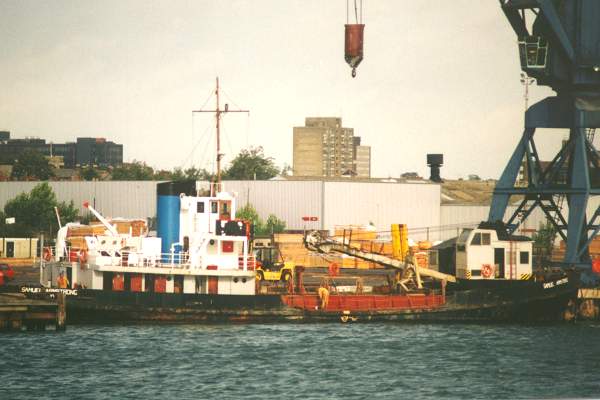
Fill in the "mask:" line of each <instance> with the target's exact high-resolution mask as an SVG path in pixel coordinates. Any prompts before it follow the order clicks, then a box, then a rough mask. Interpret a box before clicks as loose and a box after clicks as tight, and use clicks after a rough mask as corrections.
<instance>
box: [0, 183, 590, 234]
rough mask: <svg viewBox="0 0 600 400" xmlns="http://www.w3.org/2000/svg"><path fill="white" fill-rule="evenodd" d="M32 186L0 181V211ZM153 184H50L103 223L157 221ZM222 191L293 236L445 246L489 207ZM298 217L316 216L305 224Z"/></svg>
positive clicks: (396, 192)
mask: <svg viewBox="0 0 600 400" xmlns="http://www.w3.org/2000/svg"><path fill="white" fill-rule="evenodd" d="M38 183H39V182H1V183H0V189H1V190H0V208H3V207H4V205H5V204H6V202H7V201H8V200H10V199H12V198H14V197H16V196H17V195H18V194H19V193H22V192H29V191H31V189H33V188H34V187H35V185H36V184H38ZM157 183H158V182H153V181H93V182H49V184H50V186H51V187H52V189H53V190H54V192H55V193H56V196H57V198H58V200H59V201H67V202H68V201H71V200H72V201H73V202H74V203H75V205H76V206H77V207H79V208H80V209H82V204H83V202H84V201H89V202H90V204H92V205H93V206H94V207H95V208H96V209H97V210H99V211H100V212H101V213H103V214H104V215H106V216H108V217H124V218H149V217H154V216H155V215H156V184H157ZM224 185H225V189H226V190H228V191H233V192H236V193H237V198H238V205H239V206H244V205H245V204H247V203H250V204H252V205H253V206H254V207H255V208H256V210H257V211H258V213H259V215H260V216H261V217H262V218H267V217H268V215H269V214H275V215H276V216H277V217H278V218H280V219H283V220H284V221H285V222H286V225H287V228H288V229H296V230H297V229H327V230H333V229H334V228H335V227H336V226H339V225H364V224H368V223H372V224H373V225H374V226H375V227H376V229H377V230H379V231H388V230H389V227H390V224H391V223H403V224H407V225H408V227H409V232H410V234H411V237H414V238H415V239H429V240H444V239H447V238H449V237H453V236H456V234H457V232H458V230H459V229H460V228H461V227H464V226H472V225H475V224H477V223H478V222H479V221H482V220H485V219H487V214H488V210H489V205H482V204H477V203H475V204H473V203H466V202H463V203H460V204H457V203H449V202H448V201H447V200H444V201H443V202H442V198H444V196H443V195H442V193H441V187H442V186H441V185H440V184H435V183H430V182H427V181H416V182H396V181H394V180H389V181H381V180H376V179H369V180H353V181H348V180H345V179H338V180H335V179H333V180H327V179H325V180H319V179H312V180H311V179H284V180H269V181H225V182H224ZM565 207H566V205H565ZM591 207H592V206H590V208H591ZM513 210H514V207H513V208H512V209H509V210H508V212H512V211H513ZM82 212H83V211H82ZM303 217H316V218H312V219H313V221H308V222H307V221H304V220H303ZM315 219H316V220H315ZM544 222H545V216H544V215H543V213H542V212H541V211H540V210H539V209H538V210H535V211H534V212H533V213H532V215H531V216H530V217H529V219H528V220H527V221H526V222H525V223H524V224H523V226H522V229H521V230H520V231H519V232H518V233H522V234H530V233H531V231H533V230H534V229H537V228H538V227H539V225H540V223H544Z"/></svg>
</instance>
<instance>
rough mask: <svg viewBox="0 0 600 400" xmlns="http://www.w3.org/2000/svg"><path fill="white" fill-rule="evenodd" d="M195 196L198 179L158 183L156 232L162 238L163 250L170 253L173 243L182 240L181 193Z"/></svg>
mask: <svg viewBox="0 0 600 400" xmlns="http://www.w3.org/2000/svg"><path fill="white" fill-rule="evenodd" d="M182 194H184V195H187V196H195V195H196V181H182V182H163V183H159V184H158V185H156V227H157V228H156V234H157V236H158V237H160V238H161V239H162V240H161V252H162V253H169V252H170V251H171V245H172V244H174V243H178V242H180V238H179V211H180V208H181V200H180V195H182Z"/></svg>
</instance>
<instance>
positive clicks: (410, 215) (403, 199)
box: [324, 182, 440, 240]
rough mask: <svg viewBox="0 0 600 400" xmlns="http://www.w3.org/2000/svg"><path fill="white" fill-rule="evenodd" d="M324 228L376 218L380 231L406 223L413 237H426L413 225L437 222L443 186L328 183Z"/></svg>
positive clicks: (434, 223) (426, 224) (370, 220)
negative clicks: (396, 224) (393, 224)
mask: <svg viewBox="0 0 600 400" xmlns="http://www.w3.org/2000/svg"><path fill="white" fill-rule="evenodd" d="M324 198H325V203H324V207H325V221H324V225H325V229H332V228H333V227H334V226H335V225H348V224H356V225H364V224H368V223H369V222H373V224H374V225H375V227H376V228H377V230H378V231H385V232H388V231H390V224H392V223H400V224H407V225H408V228H409V233H411V234H410V237H411V238H414V239H415V240H420V239H423V238H425V236H426V233H425V232H417V231H415V229H414V228H422V227H428V226H438V225H439V221H440V186H439V185H437V184H429V183H426V184H417V183H402V184H400V183H370V182H369V183H362V182H357V183H353V184H348V183H346V182H326V183H325V194H324Z"/></svg>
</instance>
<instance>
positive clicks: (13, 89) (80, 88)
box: [0, 0, 562, 178]
mask: <svg viewBox="0 0 600 400" xmlns="http://www.w3.org/2000/svg"><path fill="white" fill-rule="evenodd" d="M0 19H1V21H0V88H1V89H0V130H9V131H11V136H12V137H16V138H21V137H26V136H35V137H41V138H45V139H46V140H48V141H53V142H64V141H72V140H74V139H75V138H76V137H78V136H92V137H97V136H100V137H106V138H107V139H108V140H112V141H114V142H117V143H122V144H123V145H124V157H125V160H126V161H131V160H133V159H137V160H143V161H146V162H147V163H148V164H150V165H152V166H154V167H158V168H173V167H176V166H182V167H184V168H185V167H189V166H190V165H191V164H192V163H193V164H194V165H199V166H204V167H207V168H209V169H210V168H213V154H214V150H213V147H214V137H213V135H214V130H213V127H214V117H212V116H210V115H208V114H206V115H196V116H195V117H193V116H192V113H191V111H192V110H194V109H198V108H200V107H201V106H202V105H203V104H204V103H205V101H206V99H207V98H208V96H209V95H210V93H211V91H212V90H214V84H215V78H216V77H217V76H219V78H220V81H221V86H222V88H223V90H224V92H225V94H226V96H225V99H224V101H225V102H228V103H229V104H230V108H231V109H234V108H236V105H237V106H239V107H241V108H247V109H249V110H250V116H249V117H246V116H245V115H243V114H229V115H226V116H225V117H224V138H223V148H224V152H225V153H226V159H225V160H226V161H227V160H231V158H232V157H233V156H235V154H236V153H237V152H238V151H239V150H240V149H241V148H244V147H247V146H258V145H261V146H263V147H264V149H265V152H266V153H267V155H269V156H272V157H274V158H275V160H276V162H277V164H279V165H280V166H281V165H283V164H284V163H287V164H291V163H292V129H293V127H294V126H300V125H303V124H304V118H305V117H307V116H338V117H341V118H342V119H343V124H344V126H346V127H351V128H354V130H355V134H356V135H359V136H361V137H362V141H363V144H365V145H370V146H371V147H372V150H371V154H372V175H373V176H377V177H387V176H392V177H397V176H399V175H400V174H401V173H402V172H406V171H417V172H419V173H421V174H422V175H426V176H428V173H427V168H426V165H425V156H426V154H427V153H432V152H441V153H444V158H445V165H444V167H443V168H442V176H443V177H448V178H458V177H466V175H467V174H471V173H474V174H479V175H480V176H481V177H485V178H488V177H489V178H497V177H498V175H499V174H500V172H501V171H502V168H503V167H504V165H505V163H506V161H507V160H508V157H509V155H510V153H511V152H512V149H513V148H514V146H515V145H516V143H517V141H518V139H519V137H520V135H521V132H522V126H523V123H522V120H523V116H522V111H523V106H524V105H523V86H522V85H521V83H520V82H519V73H520V69H519V65H518V57H517V47H516V37H515V34H514V33H513V31H512V30H511V28H510V26H509V24H508V22H507V21H506V20H505V17H504V15H503V14H502V12H501V10H500V6H499V4H498V1H496V0H476V1H474V0H454V1H444V0H418V1H408V0H376V1H375V0H371V1H370V0H364V1H363V22H364V23H365V24H366V28H365V59H364V61H363V62H362V64H361V65H360V66H359V68H358V75H357V77H356V78H355V79H352V78H351V76H350V68H349V67H348V66H347V65H346V64H345V62H344V57H343V52H344V49H343V47H344V23H345V22H346V2H345V0H335V1H334V0H328V1H323V0H302V1H292V0H285V1H284V0H252V1H250V0H248V1H241V0H240V1H123V0H119V1H109V0H103V1H80V0H77V1H49V2H44V1H23V0H14V1H13V0H2V1H0ZM550 93H551V92H550V91H549V90H547V89H544V88H538V87H533V88H532V93H531V96H532V99H531V101H535V100H537V99H541V98H543V97H545V96H546V95H548V94H550ZM210 107H214V103H213V101H211V102H210V103H208V104H207V105H206V108H210ZM561 138H562V137H555V138H554V139H552V140H555V139H556V140H555V141H559V140H560V139H561ZM194 149H195V150H194ZM542 153H543V154H544V150H543V149H542ZM548 154H549V153H548Z"/></svg>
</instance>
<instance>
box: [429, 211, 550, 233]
mask: <svg viewBox="0 0 600 400" xmlns="http://www.w3.org/2000/svg"><path fill="white" fill-rule="evenodd" d="M516 208H517V207H515V206H509V207H508V208H507V210H506V214H505V215H506V217H508V216H509V215H512V213H513V212H514V211H515V210H516ZM489 211H490V206H478V205H447V204H444V205H442V206H441V213H440V229H439V240H446V239H450V238H452V237H455V236H456V235H457V232H458V231H459V230H460V228H464V227H466V226H475V225H477V224H479V223H480V222H481V221H485V220H487V217H488V213H489ZM545 223H546V216H545V214H544V213H543V211H542V210H541V209H540V208H539V207H538V208H536V209H535V210H534V211H533V212H532V213H531V214H530V215H529V217H528V218H527V219H526V220H525V222H524V223H523V224H521V226H520V227H519V229H518V230H517V232H516V234H520V235H527V236H531V234H530V233H527V230H529V229H538V228H539V226H540V224H545ZM523 229H524V230H525V231H523Z"/></svg>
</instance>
